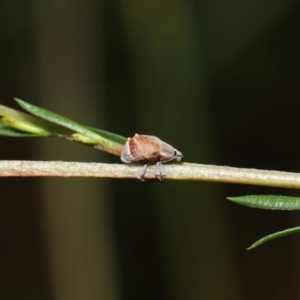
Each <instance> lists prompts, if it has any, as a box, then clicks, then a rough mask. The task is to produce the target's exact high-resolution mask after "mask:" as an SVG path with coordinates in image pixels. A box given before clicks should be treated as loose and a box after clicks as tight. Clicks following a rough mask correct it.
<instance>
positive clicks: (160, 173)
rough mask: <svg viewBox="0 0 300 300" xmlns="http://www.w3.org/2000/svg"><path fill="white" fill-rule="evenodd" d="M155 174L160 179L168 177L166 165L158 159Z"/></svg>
mask: <svg viewBox="0 0 300 300" xmlns="http://www.w3.org/2000/svg"><path fill="white" fill-rule="evenodd" d="M155 176H156V178H157V179H158V180H159V181H163V180H164V179H165V177H166V170H165V166H164V165H163V164H162V162H161V161H158V162H157V163H156V167H155Z"/></svg>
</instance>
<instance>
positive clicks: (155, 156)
mask: <svg viewBox="0 0 300 300" xmlns="http://www.w3.org/2000/svg"><path fill="white" fill-rule="evenodd" d="M182 158H183V155H182V153H181V152H179V151H178V150H176V149H175V148H174V147H172V146H171V145H169V144H167V143H165V142H163V141H162V140H160V139H159V138H158V137H156V136H152V135H143V134H135V135H134V137H132V138H128V140H127V142H126V144H125V145H124V148H123V150H122V153H121V160H122V161H123V162H124V163H126V164H131V163H142V164H145V165H144V167H143V168H142V169H141V171H139V172H138V175H137V177H138V179H140V180H143V176H144V175H145V172H146V169H147V166H148V164H154V163H156V171H155V174H156V177H157V178H158V180H160V181H162V180H163V179H164V178H165V176H166V173H165V170H164V167H163V163H166V162H169V161H172V160H175V159H176V160H177V161H180V160H181V159H182Z"/></svg>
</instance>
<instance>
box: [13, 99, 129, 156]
mask: <svg viewBox="0 0 300 300" xmlns="http://www.w3.org/2000/svg"><path fill="white" fill-rule="evenodd" d="M15 100H16V101H17V102H18V104H19V105H20V106H21V107H22V108H24V109H25V110H27V111H29V112H30V113H32V114H33V115H35V116H37V117H40V118H42V119H45V120H47V121H49V122H52V123H55V124H58V125H60V126H63V127H65V128H68V129H70V130H72V131H74V132H75V133H74V134H73V136H72V134H71V135H70V137H71V138H73V139H74V140H75V141H78V142H81V143H87V144H92V145H95V148H96V149H100V150H102V151H105V152H109V153H111V154H114V155H118V156H119V155H120V153H121V151H122V149H123V145H124V143H125V142H126V138H124V137H121V136H119V135H116V134H113V133H110V132H106V131H102V130H99V129H94V128H90V127H87V126H84V125H81V124H79V123H77V122H75V121H72V120H70V119H68V118H66V117H63V116H61V115H59V114H56V113H54V112H51V111H48V110H46V109H44V108H40V107H38V106H35V105H32V104H30V103H27V102H25V101H23V100H20V99H15Z"/></svg>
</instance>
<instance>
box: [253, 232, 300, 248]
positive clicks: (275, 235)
mask: <svg viewBox="0 0 300 300" xmlns="http://www.w3.org/2000/svg"><path fill="white" fill-rule="evenodd" d="M299 232H300V227H295V228H290V229H286V230H283V231H279V232H276V233H273V234H270V235H267V236H265V237H263V238H262V239H260V240H258V241H256V242H255V243H254V244H252V245H251V246H250V247H249V248H247V250H251V249H253V248H256V247H257V246H260V245H262V244H264V243H267V242H270V241H273V240H275V239H278V238H281V237H284V236H287V235H290V234H295V233H299Z"/></svg>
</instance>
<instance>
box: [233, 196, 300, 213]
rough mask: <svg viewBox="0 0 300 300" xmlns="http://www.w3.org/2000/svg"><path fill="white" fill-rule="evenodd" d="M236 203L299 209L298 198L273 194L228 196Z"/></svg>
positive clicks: (263, 207) (299, 201) (266, 207)
mask: <svg viewBox="0 0 300 300" xmlns="http://www.w3.org/2000/svg"><path fill="white" fill-rule="evenodd" d="M227 199H228V200H231V201H233V202H235V203H237V204H241V205H245V206H250V207H255V208H262V209H273V210H298V209H300V198H299V197H289V196H274V195H248V196H241V197H228V198H227Z"/></svg>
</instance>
